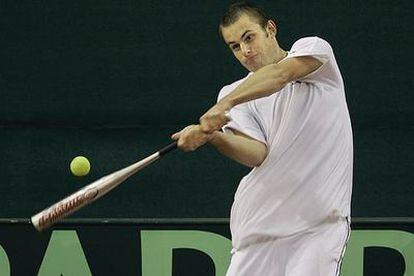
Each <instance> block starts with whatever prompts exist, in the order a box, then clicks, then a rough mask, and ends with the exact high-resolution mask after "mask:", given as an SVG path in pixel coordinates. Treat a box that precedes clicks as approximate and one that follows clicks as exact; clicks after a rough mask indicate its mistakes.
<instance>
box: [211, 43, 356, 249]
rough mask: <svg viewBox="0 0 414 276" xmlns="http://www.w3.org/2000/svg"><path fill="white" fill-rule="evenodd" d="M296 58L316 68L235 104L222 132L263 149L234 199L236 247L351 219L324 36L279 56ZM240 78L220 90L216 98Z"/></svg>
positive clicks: (335, 80) (347, 146)
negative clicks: (231, 131) (249, 140)
mask: <svg viewBox="0 0 414 276" xmlns="http://www.w3.org/2000/svg"><path fill="white" fill-rule="evenodd" d="M300 56H312V57H314V58H316V59H318V60H319V61H321V62H322V63H323V65H322V66H321V67H320V68H319V69H317V70H316V71H314V72H312V73H311V74H309V75H307V76H305V77H303V78H302V79H300V80H297V81H295V82H292V83H289V84H288V85H286V86H285V87H284V88H283V89H281V90H280V91H278V92H276V93H274V94H272V95H270V96H268V97H264V98H260V99H256V100H253V101H249V102H246V103H243V104H240V105H237V106H235V107H234V108H232V109H231V110H230V115H231V117H232V121H230V122H229V123H228V124H227V125H226V126H224V128H223V129H224V131H227V130H228V129H229V128H230V129H236V130H238V131H240V132H242V133H244V134H246V135H248V136H250V137H252V138H254V139H257V140H259V141H261V142H263V143H265V144H266V145H267V147H268V151H269V153H268V156H267V157H266V159H265V160H264V162H263V163H262V164H261V165H260V166H259V167H256V168H254V169H253V170H252V171H251V172H250V173H249V174H248V175H246V176H245V177H244V178H243V179H242V180H241V182H240V184H239V187H238V189H237V192H236V194H235V197H234V203H233V206H232V210H231V218H230V228H231V232H232V240H233V247H234V248H235V249H240V248H243V247H245V246H247V245H249V244H251V243H255V242H259V241H262V240H263V239H269V238H270V239H273V238H278V237H285V236H289V235H292V234H295V233H298V232H301V231H304V230H306V229H309V228H311V227H314V226H317V225H319V224H321V223H323V222H325V221H327V220H335V219H339V218H340V217H349V216H350V205H351V191H352V166H353V143H352V129H351V123H350V118H349V112H348V107H347V104H346V99H345V91H344V84H343V81H342V77H341V73H340V71H339V68H338V65H337V63H336V60H335V57H334V54H333V51H332V48H331V47H330V45H329V44H328V43H327V42H326V41H325V40H323V39H320V38H318V37H307V38H302V39H299V40H298V41H296V42H295V43H294V44H293V46H292V49H291V50H290V51H289V53H288V55H287V57H286V59H288V58H294V57H300ZM250 74H252V73H250ZM250 74H249V75H250ZM249 75H248V76H247V77H246V78H248V77H249ZM246 78H244V79H242V80H239V81H237V82H234V83H233V84H231V85H228V86H225V87H223V89H222V90H221V91H220V94H219V97H218V99H219V100H220V99H221V98H222V97H224V96H226V95H227V94H228V93H230V92H232V91H233V90H234V89H235V88H236V87H237V86H238V85H239V84H240V83H242V82H243V81H244V80H245V79H246Z"/></svg>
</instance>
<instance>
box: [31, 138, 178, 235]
mask: <svg viewBox="0 0 414 276" xmlns="http://www.w3.org/2000/svg"><path fill="white" fill-rule="evenodd" d="M176 148H177V142H173V143H171V144H169V145H167V146H165V147H164V148H162V149H161V150H159V151H157V152H155V153H153V154H151V155H150V156H148V157H146V158H144V159H142V160H140V161H138V162H136V163H134V164H132V165H129V166H128V167H126V168H123V169H120V170H118V171H116V172H113V173H111V174H108V175H106V176H104V177H102V178H100V179H98V180H96V181H94V182H92V183H91V184H88V185H87V186H85V187H83V188H81V189H80V190H78V191H77V192H75V193H73V194H71V195H69V196H67V197H65V198H64V199H62V200H60V201H58V202H56V203H55V204H53V205H51V206H49V207H48V208H46V209H44V210H43V211H41V212H39V213H37V214H36V215H34V216H32V217H31V221H32V224H33V226H34V227H35V228H36V229H37V230H38V231H39V232H40V231H42V230H44V229H46V228H48V227H50V226H51V225H53V224H54V223H55V222H57V221H58V220H60V219H62V218H64V217H66V216H68V215H70V214H72V213H73V212H75V211H77V210H79V209H80V208H82V207H84V206H85V205H87V204H89V203H92V202H93V201H95V200H97V199H98V198H100V197H101V196H103V195H105V194H106V193H108V192H109V191H111V190H112V189H114V188H115V187H117V186H118V185H120V184H121V183H122V182H124V181H125V180H126V179H127V178H129V177H130V176H131V175H133V174H135V173H136V172H138V171H140V170H142V169H143V168H145V167H146V166H148V165H149V164H151V163H153V162H154V161H156V160H158V159H160V158H161V157H162V156H164V155H165V154H167V153H168V152H170V151H172V150H174V149H176Z"/></svg>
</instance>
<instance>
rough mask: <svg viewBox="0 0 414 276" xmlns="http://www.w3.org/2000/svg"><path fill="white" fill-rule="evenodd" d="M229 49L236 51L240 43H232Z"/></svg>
mask: <svg viewBox="0 0 414 276" xmlns="http://www.w3.org/2000/svg"><path fill="white" fill-rule="evenodd" d="M231 49H232V50H233V51H238V50H239V49H240V45H239V44H233V45H231Z"/></svg>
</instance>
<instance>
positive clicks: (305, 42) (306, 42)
mask: <svg viewBox="0 0 414 276" xmlns="http://www.w3.org/2000/svg"><path fill="white" fill-rule="evenodd" d="M315 46H325V47H329V48H331V45H330V44H329V42H328V41H326V40H325V39H323V38H320V37H318V36H308V37H302V38H300V39H298V40H296V41H295V42H294V43H293V45H292V49H295V48H303V47H309V48H313V47H315Z"/></svg>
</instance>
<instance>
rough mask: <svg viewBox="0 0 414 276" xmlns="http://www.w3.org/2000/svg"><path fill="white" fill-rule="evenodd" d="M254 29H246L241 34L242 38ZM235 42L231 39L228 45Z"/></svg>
mask: <svg viewBox="0 0 414 276" xmlns="http://www.w3.org/2000/svg"><path fill="white" fill-rule="evenodd" d="M251 31H252V30H247V31H245V32H244V33H243V34H242V35H241V37H240V38H243V37H244V36H245V35H246V34H247V33H248V32H251ZM234 43H236V42H234V41H230V42H228V43H227V45H229V46H230V44H234Z"/></svg>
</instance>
